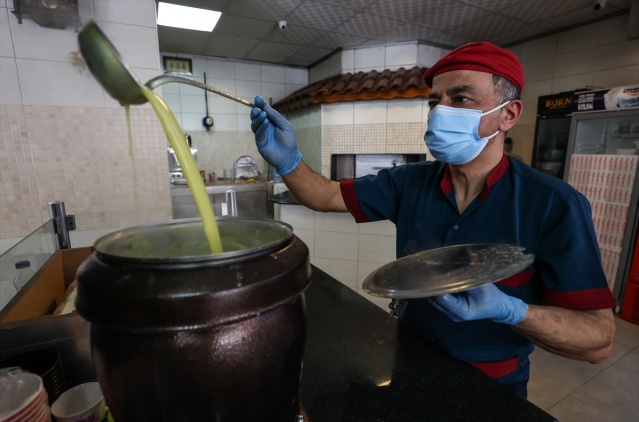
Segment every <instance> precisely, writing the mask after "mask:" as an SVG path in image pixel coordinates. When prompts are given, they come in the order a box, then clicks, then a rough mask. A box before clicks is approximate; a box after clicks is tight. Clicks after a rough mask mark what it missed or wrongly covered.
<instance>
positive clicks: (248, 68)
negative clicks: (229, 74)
mask: <svg viewBox="0 0 639 422" xmlns="http://www.w3.org/2000/svg"><path fill="white" fill-rule="evenodd" d="M235 79H237V80H238V81H257V82H259V81H260V79H261V75H260V65H259V64H252V63H242V62H236V63H235Z"/></svg>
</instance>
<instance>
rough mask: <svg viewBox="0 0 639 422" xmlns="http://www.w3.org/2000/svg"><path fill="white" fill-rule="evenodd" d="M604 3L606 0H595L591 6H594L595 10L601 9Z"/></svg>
mask: <svg viewBox="0 0 639 422" xmlns="http://www.w3.org/2000/svg"><path fill="white" fill-rule="evenodd" d="M605 5H606V0H595V4H594V5H593V7H594V8H595V10H601V9H603V8H604V6H605Z"/></svg>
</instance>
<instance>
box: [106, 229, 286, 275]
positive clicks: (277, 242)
mask: <svg viewBox="0 0 639 422" xmlns="http://www.w3.org/2000/svg"><path fill="white" fill-rule="evenodd" d="M216 221H217V223H218V228H219V229H220V233H221V234H222V231H223V230H224V228H225V227H230V226H234V225H236V224H237V225H242V226H244V227H246V226H247V225H251V226H253V227H260V226H261V227H263V228H270V229H275V231H274V232H275V233H276V234H278V235H279V237H276V238H274V239H269V240H268V241H265V242H264V243H262V244H260V245H258V246H252V247H249V248H246V249H240V250H237V249H236V250H229V251H227V252H222V253H211V252H209V251H204V250H202V251H197V253H191V254H187V255H177V256H175V255H174V256H169V255H166V254H164V255H163V256H137V255H136V254H135V251H134V250H133V249H129V250H126V249H122V248H119V249H118V248H116V247H115V246H114V245H116V244H118V245H122V243H126V242H133V238H134V237H135V236H140V235H142V236H143V237H145V236H153V234H155V233H157V232H159V231H166V230H167V229H168V230H171V229H174V230H177V229H179V228H185V229H191V230H194V233H195V234H196V235H199V234H200V232H197V229H198V228H200V229H201V235H202V239H200V241H202V242H204V241H205V236H204V230H203V228H202V220H201V219H200V218H184V219H175V220H168V221H157V222H152V223H145V224H140V225H136V226H131V227H127V228H124V229H121V230H116V231H114V232H111V233H109V234H106V235H104V236H102V237H100V238H98V239H97V240H96V241H95V242H94V245H93V247H94V249H95V253H96V255H98V256H100V258H101V259H105V260H108V261H116V262H122V263H128V264H134V265H142V266H145V265H153V266H155V265H160V266H162V265H168V266H171V267H173V268H184V267H188V266H193V265H197V266H200V265H206V264H211V265H219V264H224V263H226V262H230V261H233V262H236V261H238V260H240V261H243V260H245V259H249V258H251V257H252V256H255V255H262V254H265V253H267V252H268V251H269V250H277V249H279V248H280V247H281V246H282V245H284V244H286V243H287V242H290V240H291V239H292V237H293V227H292V226H291V225H289V224H287V223H285V222H282V221H279V220H269V219H253V218H241V217H219V218H216ZM278 231H279V233H277V232H278ZM223 246H224V241H223Z"/></svg>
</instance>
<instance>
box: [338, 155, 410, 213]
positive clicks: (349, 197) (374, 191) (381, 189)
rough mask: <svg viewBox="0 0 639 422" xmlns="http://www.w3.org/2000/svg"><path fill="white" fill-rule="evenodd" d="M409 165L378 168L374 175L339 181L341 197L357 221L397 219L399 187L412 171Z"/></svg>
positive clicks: (400, 190) (400, 189)
mask: <svg viewBox="0 0 639 422" xmlns="http://www.w3.org/2000/svg"><path fill="white" fill-rule="evenodd" d="M412 167H413V166H410V165H404V166H398V167H394V168H392V169H383V170H380V171H379V172H378V173H377V175H375V176H373V175H370V176H364V177H359V178H357V179H353V180H345V181H342V182H340V188H341V190H342V197H343V198H344V202H345V203H346V207H347V208H348V210H349V212H350V213H351V214H352V215H353V217H354V218H355V221H357V222H358V223H364V222H369V221H380V220H390V221H392V222H393V223H396V222H397V215H398V213H399V206H400V201H401V195H402V192H403V188H402V186H404V185H405V184H406V183H407V181H406V178H407V177H411V176H410V175H411V174H412V173H414V170H415V168H412Z"/></svg>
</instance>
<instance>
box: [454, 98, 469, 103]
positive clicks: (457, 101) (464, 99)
mask: <svg viewBox="0 0 639 422" xmlns="http://www.w3.org/2000/svg"><path fill="white" fill-rule="evenodd" d="M453 100H454V101H455V103H457V104H464V103H466V102H468V98H466V97H455V98H453Z"/></svg>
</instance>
